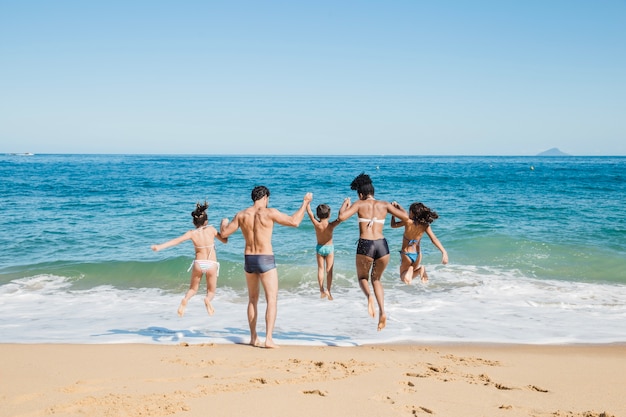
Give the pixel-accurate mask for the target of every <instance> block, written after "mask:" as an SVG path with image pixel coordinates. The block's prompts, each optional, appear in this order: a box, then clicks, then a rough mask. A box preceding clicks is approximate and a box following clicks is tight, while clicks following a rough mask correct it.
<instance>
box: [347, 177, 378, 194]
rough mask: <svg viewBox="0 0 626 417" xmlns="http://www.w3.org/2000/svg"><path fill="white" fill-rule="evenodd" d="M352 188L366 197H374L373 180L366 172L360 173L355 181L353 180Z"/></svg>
mask: <svg viewBox="0 0 626 417" xmlns="http://www.w3.org/2000/svg"><path fill="white" fill-rule="evenodd" d="M350 188H351V189H352V190H355V191H356V192H357V193H359V194H361V195H362V196H364V197H365V196H368V195H374V184H372V179H371V178H370V176H369V175H367V174H366V173H364V172H362V173H360V174H359V175H357V176H356V178H355V179H353V180H352V184H350Z"/></svg>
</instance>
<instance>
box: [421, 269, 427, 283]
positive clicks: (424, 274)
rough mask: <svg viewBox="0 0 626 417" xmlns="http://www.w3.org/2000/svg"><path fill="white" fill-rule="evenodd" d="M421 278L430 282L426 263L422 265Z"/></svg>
mask: <svg viewBox="0 0 626 417" xmlns="http://www.w3.org/2000/svg"><path fill="white" fill-rule="evenodd" d="M420 271H421V273H420V278H421V280H422V282H424V283H426V282H428V274H427V273H426V267H425V266H424V265H422V266H420Z"/></svg>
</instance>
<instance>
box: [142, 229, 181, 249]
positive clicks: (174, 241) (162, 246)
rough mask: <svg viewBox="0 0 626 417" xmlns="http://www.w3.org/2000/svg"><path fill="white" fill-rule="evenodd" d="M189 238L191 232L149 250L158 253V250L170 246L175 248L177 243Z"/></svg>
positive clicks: (153, 246)
mask: <svg viewBox="0 0 626 417" xmlns="http://www.w3.org/2000/svg"><path fill="white" fill-rule="evenodd" d="M190 238H191V231H189V232H187V233H185V234H184V235H182V236H179V237H177V238H174V239H172V240H168V241H167V242H164V243H161V244H160V245H152V246H151V248H152V250H153V251H155V252H158V251H160V250H163V249H167V248H171V247H172V246H176V245H178V244H179V243H181V242H184V241H185V240H188V239H190Z"/></svg>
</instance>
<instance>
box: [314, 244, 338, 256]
mask: <svg viewBox="0 0 626 417" xmlns="http://www.w3.org/2000/svg"><path fill="white" fill-rule="evenodd" d="M315 251H316V252H317V253H318V254H320V255H321V256H323V257H324V258H325V257H327V256H328V255H330V254H331V253H333V252H334V251H335V247H334V246H333V245H317V246H316V247H315Z"/></svg>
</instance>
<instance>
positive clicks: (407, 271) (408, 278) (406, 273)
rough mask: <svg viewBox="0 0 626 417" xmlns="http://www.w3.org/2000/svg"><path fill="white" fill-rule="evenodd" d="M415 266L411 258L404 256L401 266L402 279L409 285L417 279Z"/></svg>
mask: <svg viewBox="0 0 626 417" xmlns="http://www.w3.org/2000/svg"><path fill="white" fill-rule="evenodd" d="M413 265H415V264H413V263H412V262H411V260H410V258H409V257H408V256H406V255H404V254H403V255H402V262H401V264H400V279H401V280H402V282H404V283H405V284H407V285H408V284H410V283H411V282H413V278H415V270H414V268H413Z"/></svg>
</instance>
